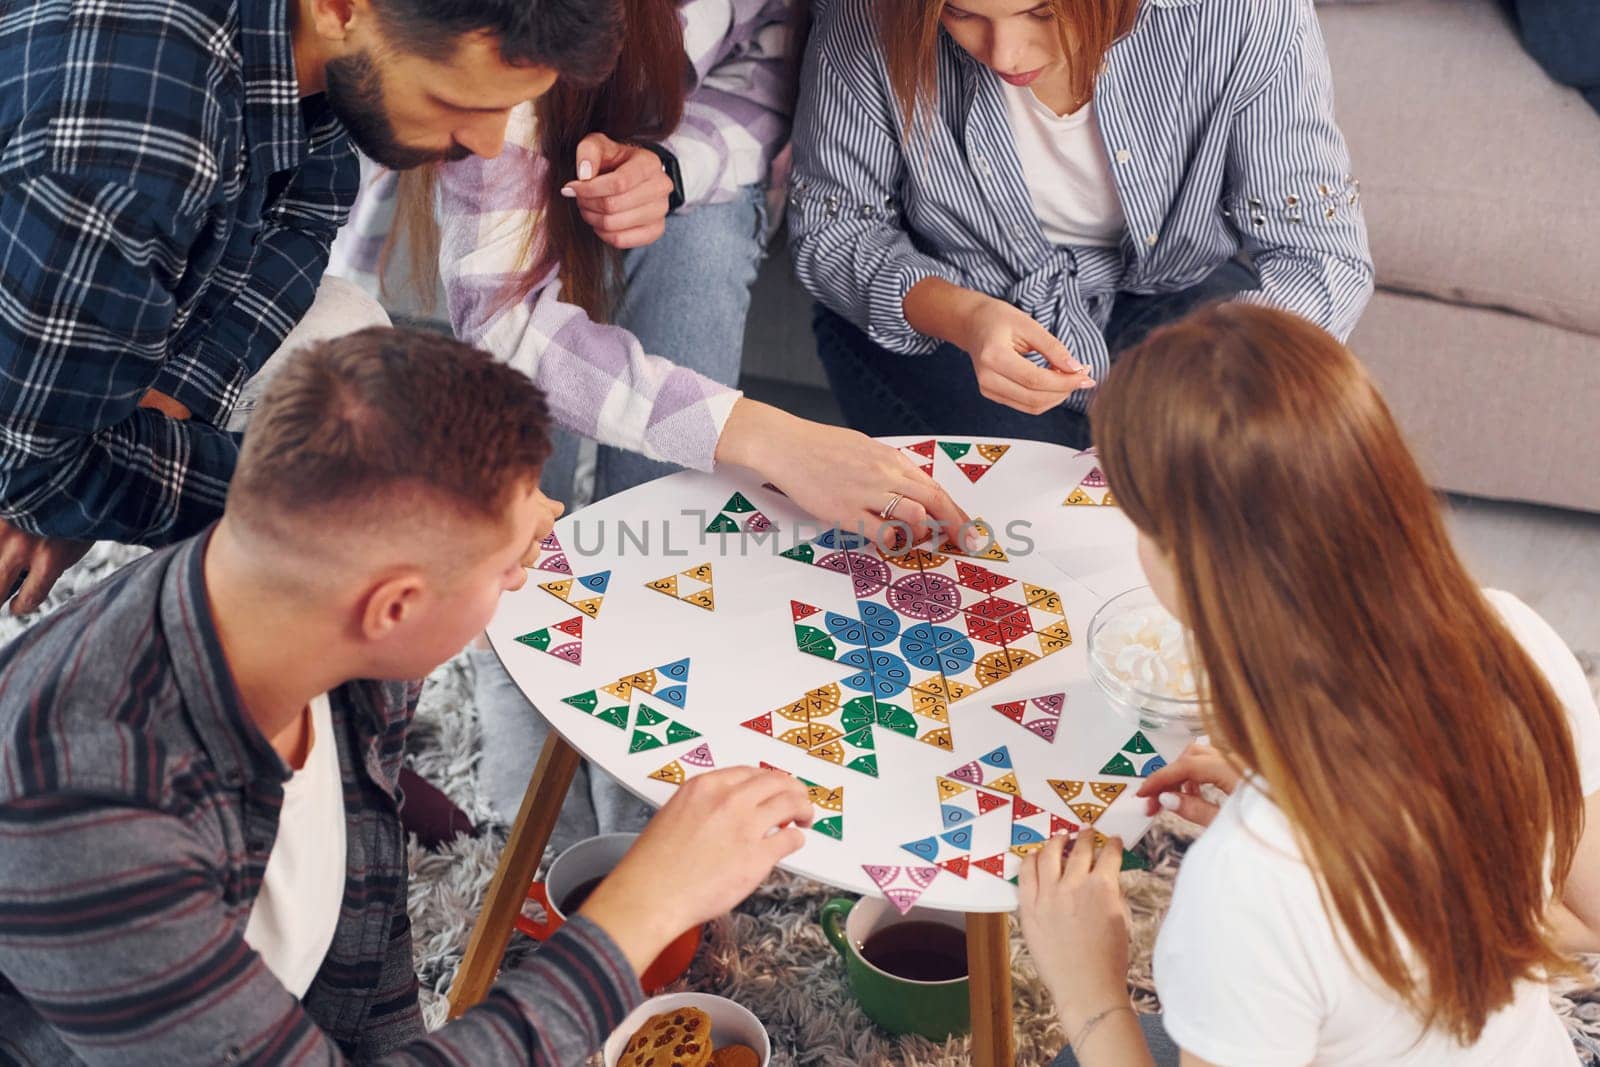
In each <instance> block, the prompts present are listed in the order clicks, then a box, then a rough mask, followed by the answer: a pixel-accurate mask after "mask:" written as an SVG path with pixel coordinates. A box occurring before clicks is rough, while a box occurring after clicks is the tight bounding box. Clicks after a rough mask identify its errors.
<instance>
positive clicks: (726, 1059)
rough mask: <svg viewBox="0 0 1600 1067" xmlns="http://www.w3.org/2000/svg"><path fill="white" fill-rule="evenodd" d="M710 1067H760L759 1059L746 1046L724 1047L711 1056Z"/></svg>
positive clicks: (752, 1050) (754, 1052)
mask: <svg viewBox="0 0 1600 1067" xmlns="http://www.w3.org/2000/svg"><path fill="white" fill-rule="evenodd" d="M711 1067H761V1057H760V1056H758V1055H757V1054H756V1050H755V1049H753V1048H751V1047H750V1046H748V1045H724V1046H723V1047H722V1048H719V1049H717V1050H716V1051H715V1052H713V1053H712V1054H711Z"/></svg>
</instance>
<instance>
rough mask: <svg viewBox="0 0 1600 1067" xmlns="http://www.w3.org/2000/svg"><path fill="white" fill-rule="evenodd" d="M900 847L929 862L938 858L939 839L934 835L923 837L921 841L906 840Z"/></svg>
mask: <svg viewBox="0 0 1600 1067" xmlns="http://www.w3.org/2000/svg"><path fill="white" fill-rule="evenodd" d="M900 847H901V848H903V849H905V850H906V851H907V852H909V853H911V854H912V855H913V856H915V857H917V858H918V859H920V860H927V861H928V862H929V863H932V862H933V861H934V860H936V859H938V858H939V839H938V838H936V837H924V838H923V839H922V840H921V841H907V842H906V843H905V844H903V845H901V846H900Z"/></svg>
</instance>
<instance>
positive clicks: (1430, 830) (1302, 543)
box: [1021, 305, 1600, 1067]
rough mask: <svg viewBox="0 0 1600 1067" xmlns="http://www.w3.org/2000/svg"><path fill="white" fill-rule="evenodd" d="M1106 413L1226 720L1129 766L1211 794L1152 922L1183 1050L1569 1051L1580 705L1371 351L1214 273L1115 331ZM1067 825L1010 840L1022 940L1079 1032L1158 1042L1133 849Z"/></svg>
mask: <svg viewBox="0 0 1600 1067" xmlns="http://www.w3.org/2000/svg"><path fill="white" fill-rule="evenodd" d="M1094 420H1095V440H1096V443H1097V445H1098V447H1099V452H1100V462H1101V466H1102V469H1103V470H1104V471H1105V474H1106V477H1107V478H1108V480H1109V482H1110V487H1111V492H1112V493H1113V494H1114V495H1115V496H1116V499H1117V502H1118V503H1119V504H1120V505H1121V506H1122V507H1123V509H1124V511H1125V513H1126V514H1127V516H1128V518H1129V519H1130V520H1132V522H1133V524H1134V526H1135V527H1137V529H1138V536H1139V555H1140V560H1141V562H1142V564H1143V566H1144V569H1145V572H1146V574H1147V576H1148V577H1149V579H1150V584H1151V587H1152V588H1153V590H1154V591H1155V593H1156V594H1157V596H1158V597H1159V598H1160V599H1161V601H1162V602H1163V603H1164V604H1165V605H1166V606H1167V607H1168V608H1169V609H1170V610H1171V611H1172V613H1173V614H1174V615H1175V616H1176V617H1177V618H1179V619H1181V620H1183V622H1184V623H1185V624H1186V625H1187V627H1188V629H1189V631H1190V634H1191V638H1190V646H1191V651H1192V655H1193V657H1194V660H1195V664H1196V667H1197V668H1198V673H1199V674H1200V675H1201V676H1202V677H1203V683H1202V694H1203V698H1204V702H1205V713H1206V724H1207V727H1208V730H1209V734H1210V740H1211V743H1212V745H1214V746H1215V747H1214V748H1212V747H1207V746H1195V747H1194V748H1192V749H1191V750H1190V751H1189V752H1187V753H1185V755H1184V756H1183V757H1182V758H1180V759H1178V760H1176V761H1174V762H1173V763H1172V764H1171V765H1170V766H1168V767H1166V768H1164V769H1162V770H1159V771H1157V772H1156V773H1155V774H1153V775H1151V776H1150V778H1149V779H1147V780H1146V782H1145V783H1143V786H1142V788H1141V790H1140V795H1141V796H1144V797H1146V798H1147V803H1149V804H1150V807H1151V810H1152V811H1154V810H1156V808H1157V805H1158V803H1159V806H1160V807H1165V808H1168V809H1173V810H1177V811H1179V812H1180V813H1181V814H1183V815H1185V816H1187V817H1189V818H1192V819H1194V820H1196V821H1199V822H1202V823H1209V826H1208V828H1207V829H1206V831H1205V833H1204V835H1203V836H1202V837H1201V838H1200V839H1199V840H1198V841H1197V842H1196V843H1195V844H1194V845H1193V846H1192V847H1191V848H1190V850H1189V852H1188V855H1187V856H1186V857H1185V859H1184V863H1183V868H1182V871H1181V872H1180V874H1179V876H1178V880H1177V885H1176V888H1175V889H1174V892H1173V900H1172V906H1171V910H1170V911H1169V913H1168V914H1167V916H1166V919H1165V922H1164V924H1163V927H1162V929H1161V933H1160V936H1159V940H1158V942H1157V945H1156V950H1155V979H1156V987H1157V991H1158V993H1159V994H1160V997H1161V1002H1162V1006H1163V1010H1164V1022H1165V1027H1166V1031H1167V1033H1168V1034H1169V1035H1170V1036H1171V1037H1172V1039H1173V1040H1175V1041H1176V1043H1177V1045H1178V1046H1179V1047H1180V1048H1181V1049H1182V1062H1183V1063H1185V1064H1204V1063H1216V1064H1229V1065H1235V1064H1305V1063H1317V1064H1356V1063H1361V1064H1378V1063H1382V1064H1416V1065H1424V1064H1426V1065H1433V1064H1484V1065H1490V1064H1492V1065H1494V1067H1508V1065H1515V1064H1527V1065H1530V1067H1533V1065H1537V1067H1551V1065H1556V1064H1563V1063H1571V1064H1575V1063H1576V1062H1577V1058H1576V1055H1575V1053H1574V1051H1573V1048H1572V1045H1571V1042H1570V1041H1569V1039H1568V1037H1567V1035H1566V1033H1565V1030H1564V1029H1563V1027H1562V1025H1561V1022H1560V1020H1559V1019H1558V1018H1557V1017H1556V1015H1555V1013H1554V1012H1553V1011H1552V1010H1551V1008H1550V1006H1549V999H1548V992H1547V989H1546V982H1547V980H1548V979H1549V978H1550V977H1551V976H1552V975H1556V974H1559V973H1561V972H1563V971H1565V970H1569V969H1570V968H1571V966H1572V964H1571V962H1570V960H1569V957H1568V956H1567V953H1568V952H1571V951H1576V950H1585V951H1593V950H1594V949H1595V947H1596V941H1597V938H1596V934H1595V933H1594V931H1595V930H1597V929H1600V832H1597V833H1590V832H1589V829H1590V828H1591V827H1592V826H1593V821H1592V818H1586V816H1590V817H1592V816H1594V815H1595V814H1596V812H1597V810H1600V808H1597V805H1600V713H1597V712H1596V709H1595V703H1594V699H1593V696H1592V695H1591V693H1590V692H1589V689H1588V686H1587V683H1586V681H1585V679H1584V676H1583V673H1582V671H1581V669H1580V668H1579V667H1578V664H1577V662H1576V660H1575V659H1574V657H1573V656H1572V654H1571V653H1570V652H1569V651H1567V649H1566V647H1565V646H1564V645H1563V644H1562V642H1561V640H1560V638H1558V637H1557V636H1556V634H1555V633H1554V631H1552V630H1551V629H1550V627H1549V626H1548V625H1547V624H1546V623H1544V622H1543V621H1542V620H1541V619H1540V618H1539V617H1538V616H1537V615H1535V614H1534V613H1533V611H1532V610H1530V609H1529V608H1528V607H1527V606H1526V605H1524V604H1523V603H1521V602H1520V601H1518V600H1517V599H1516V598H1514V597H1512V596H1510V595H1509V594H1506V593H1499V592H1487V593H1485V592H1484V591H1482V590H1480V589H1479V588H1478V587H1477V585H1476V584H1475V583H1474V582H1473V581H1472V579H1471V578H1470V577H1469V575H1468V573H1467V571H1466V568H1465V567H1464V566H1463V565H1462V563H1461V562H1460V560H1459V559H1458V558H1457V556H1456V554H1455V551H1454V550H1453V548H1452V546H1451V544H1450V540H1449V537H1448V535H1447V532H1446V528H1445V525H1444V521H1443V517H1442V515H1441V513H1440V508H1439V506H1438V503H1437V502H1436V500H1435V499H1434V496H1433V494H1432V493H1431V492H1430V491H1429V489H1428V486H1427V484H1426V482H1425V481H1424V479H1423V476H1422V474H1421V472H1420V471H1419V469H1418V466H1417V463H1416V461H1415V460H1414V459H1413V458H1412V456H1411V454H1410V452H1409V451H1408V450H1407V448H1406V445H1405V443H1404V441H1403V439H1402V437H1401V435H1400V433H1399V431H1398V429H1397V428H1396V426H1395V423H1394V420H1393V419H1392V417H1391V416H1390V414H1389V411H1388V409H1387V407H1386V406H1385V405H1384V403H1383V400H1382V398H1381V397H1380V396H1379V394H1378V392H1377V390H1376V388H1375V387H1374V386H1373V384H1372V381H1371V380H1370V379H1369V378H1368V377H1367V375H1366V372H1365V371H1364V370H1363V369H1362V367H1361V365H1360V364H1359V363H1358V362H1357V361H1356V360H1355V358H1354V357H1353V356H1352V355H1351V354H1350V353H1349V352H1348V351H1346V350H1345V349H1344V347H1343V346H1342V345H1340V344H1339V343H1338V342H1337V341H1336V340H1335V339H1333V338H1332V337H1330V336H1328V335H1327V334H1325V333H1324V332H1322V331H1321V330H1319V329H1317V328H1315V327H1314V326H1312V325H1310V324H1309V323H1307V322H1305V321H1304V320H1302V319H1300V318H1297V317H1295V316H1293V315H1289V314H1285V313H1282V312H1278V311H1272V310H1267V309H1262V308H1249V307H1242V306H1238V305H1219V306H1217V307H1214V308H1210V309H1206V310H1204V311H1202V312H1199V313H1198V314H1196V315H1194V316H1192V317H1190V318H1188V319H1186V320H1184V321H1182V322H1180V323H1177V324H1175V325H1171V326H1167V327H1165V328H1163V329H1161V330H1159V331H1157V332H1156V333H1154V334H1152V335H1151V336H1150V338H1149V339H1148V340H1146V341H1145V342H1144V343H1143V344H1141V345H1140V346H1138V347H1137V348H1135V349H1133V350H1131V351H1130V352H1128V353H1127V354H1125V355H1124V356H1123V357H1122V359H1121V361H1120V362H1119V363H1118V365H1117V367H1116V369H1115V370H1113V372H1112V374H1111V376H1110V379H1109V381H1108V382H1107V384H1106V386H1105V388H1104V390H1103V393H1102V395H1101V396H1100V397H1099V399H1098V400H1097V402H1096V404H1095V410H1094ZM1207 782H1209V783H1212V784H1215V785H1217V786H1219V787H1220V788H1221V789H1222V790H1223V791H1224V792H1227V793H1230V794H1231V795H1229V796H1228V797H1227V799H1226V801H1225V802H1224V803H1223V804H1222V805H1221V807H1220V808H1217V807H1214V806H1212V805H1211V804H1209V803H1208V802H1207V800H1206V799H1205V797H1204V796H1203V795H1202V794H1201V792H1200V791H1199V790H1198V789H1197V786H1199V785H1200V784H1201V783H1207ZM1065 843H1066V842H1065V839H1058V840H1056V841H1054V842H1052V843H1051V844H1050V846H1049V847H1047V848H1045V849H1042V850H1041V851H1040V852H1038V853H1036V854H1035V855H1034V856H1032V857H1030V858H1029V860H1028V861H1027V862H1026V863H1025V864H1024V867H1023V873H1022V877H1021V895H1022V922H1023V930H1024V932H1025V934H1026V936H1027V938H1028V944H1029V947H1030V950H1031V952H1032V953H1033V955H1034V958H1035V959H1036V960H1037V961H1038V963H1039V966H1040V969H1041V971H1042V972H1043V973H1044V974H1045V975H1046V976H1047V980H1048V981H1049V983H1050V984H1051V987H1052V990H1053V992H1054V993H1055V996H1056V1003H1057V1008H1058V1010H1059V1011H1060V1013H1061V1017H1062V1019H1063V1022H1064V1025H1065V1029H1066V1032H1067V1034H1068V1036H1069V1039H1070V1040H1071V1041H1072V1043H1073V1045H1074V1051H1075V1054H1076V1056H1077V1058H1078V1060H1079V1062H1080V1063H1084V1064H1118V1065H1127V1064H1137V1063H1141V1062H1149V1060H1148V1058H1147V1053H1146V1052H1145V1047H1144V1044H1143V1041H1142V1039H1141V1036H1140V1033H1139V1028H1138V1026H1137V1025H1136V1024H1135V1021H1134V1017H1133V1015H1132V1013H1131V1012H1130V1011H1128V1010H1127V1009H1128V996H1127V989H1126V985H1125V979H1126V968H1127V958H1128V956H1127V953H1128V948H1127V930H1126V926H1125V918H1124V913H1123V910H1122V906H1121V897H1120V890H1119V889H1118V885H1117V874H1116V872H1117V866H1118V865H1117V864H1116V863H1115V862H1114V858H1115V857H1118V856H1120V854H1121V850H1120V848H1117V847H1115V844H1114V843H1113V845H1112V847H1110V848H1107V849H1106V850H1104V853H1103V855H1105V856H1106V857H1107V859H1106V860H1101V859H1098V858H1096V857H1094V856H1093V855H1092V850H1091V849H1090V848H1087V847H1085V848H1074V849H1072V851H1071V853H1070V854H1065V850H1064V845H1065Z"/></svg>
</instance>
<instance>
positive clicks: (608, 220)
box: [561, 133, 672, 249]
mask: <svg viewBox="0 0 1600 1067" xmlns="http://www.w3.org/2000/svg"><path fill="white" fill-rule="evenodd" d="M577 168H578V178H577V180H576V181H570V182H568V183H567V184H566V185H564V186H562V187H561V195H562V196H564V197H567V198H568V199H569V200H576V201H577V202H578V213H579V214H580V215H582V216H583V221H585V222H587V223H588V224H589V226H590V227H591V228H592V229H593V230H594V232H595V236H596V237H599V238H600V240H602V241H604V242H605V243H606V244H608V245H611V246H613V247H614V248H621V249H629V248H639V247H642V246H644V245H648V244H652V243H654V242H655V241H656V240H657V239H658V238H659V237H660V236H661V235H662V234H663V233H665V232H666V229H667V213H668V206H669V203H670V200H671V197H672V179H671V178H669V177H668V176H667V173H666V171H665V170H664V169H662V166H661V159H660V157H659V156H657V155H656V154H655V153H654V152H652V151H650V150H649V149H648V148H641V147H639V146H638V145H631V144H618V143H617V142H616V141H613V140H612V139H611V138H609V137H607V136H606V135H605V134H603V133H591V134H590V135H589V136H587V137H585V138H584V139H583V140H582V141H579V142H578V159H577Z"/></svg>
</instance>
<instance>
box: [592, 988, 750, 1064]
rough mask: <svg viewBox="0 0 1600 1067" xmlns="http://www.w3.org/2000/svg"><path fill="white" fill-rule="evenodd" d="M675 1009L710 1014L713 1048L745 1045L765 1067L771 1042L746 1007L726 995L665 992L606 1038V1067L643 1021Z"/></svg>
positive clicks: (643, 1006) (642, 1005)
mask: <svg viewBox="0 0 1600 1067" xmlns="http://www.w3.org/2000/svg"><path fill="white" fill-rule="evenodd" d="M679 1008H699V1009H700V1010H701V1011H703V1012H705V1013H706V1014H707V1015H709V1016H711V1044H712V1045H713V1047H715V1048H721V1047H722V1046H724V1045H748V1046H750V1047H751V1048H753V1049H755V1051H756V1055H757V1056H759V1057H761V1067H768V1064H770V1063H771V1062H772V1041H771V1039H770V1038H768V1037H767V1028H766V1027H764V1026H762V1025H761V1020H760V1019H757V1018H756V1017H755V1015H753V1014H752V1013H751V1011H750V1009H749V1008H746V1007H745V1006H744V1005H742V1004H736V1003H734V1002H733V1001H731V1000H729V999H728V998H727V997H719V996H715V995H713V994H711V993H666V994H663V995H662V996H659V997H651V998H650V999H649V1000H647V1001H645V1002H644V1003H643V1004H641V1005H639V1006H638V1007H637V1008H635V1009H633V1012H632V1013H631V1014H630V1015H629V1016H628V1017H627V1018H626V1019H624V1020H622V1025H621V1026H619V1027H617V1028H616V1029H615V1030H613V1031H612V1032H611V1036H610V1037H608V1038H606V1043H605V1049H604V1052H605V1063H606V1067H617V1060H618V1059H619V1058H620V1057H621V1056H622V1050H623V1049H625V1048H627V1047H628V1039H629V1038H630V1037H632V1036H633V1035H634V1034H635V1033H636V1032H637V1031H638V1029H639V1027H641V1026H643V1025H644V1024H645V1021H646V1020H647V1019H649V1018H650V1017H651V1016H652V1015H660V1014H661V1013H662V1012H667V1011H677V1010H678V1009H679Z"/></svg>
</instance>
